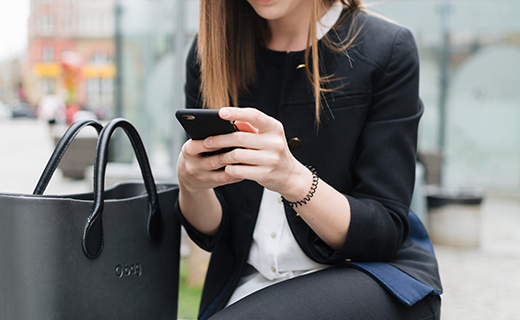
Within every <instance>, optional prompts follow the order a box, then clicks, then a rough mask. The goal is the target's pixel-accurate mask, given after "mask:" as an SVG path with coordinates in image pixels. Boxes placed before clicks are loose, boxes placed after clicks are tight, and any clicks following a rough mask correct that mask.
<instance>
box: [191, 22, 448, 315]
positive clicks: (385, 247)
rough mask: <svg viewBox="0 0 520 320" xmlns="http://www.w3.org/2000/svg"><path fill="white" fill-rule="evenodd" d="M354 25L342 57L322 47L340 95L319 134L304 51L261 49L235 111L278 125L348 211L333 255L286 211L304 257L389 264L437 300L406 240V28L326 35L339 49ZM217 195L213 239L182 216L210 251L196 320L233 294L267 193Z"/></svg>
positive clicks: (410, 139)
mask: <svg viewBox="0 0 520 320" xmlns="http://www.w3.org/2000/svg"><path fill="white" fill-rule="evenodd" d="M353 24H354V25H356V26H358V27H361V32H360V34H359V36H358V37H357V39H356V40H355V42H354V45H353V46H352V47H350V48H349V49H348V51H347V52H342V53H340V52H336V51H333V50H330V49H329V48H327V47H326V46H325V45H324V44H323V41H321V40H320V42H319V49H320V51H319V54H320V59H321V61H322V63H323V64H324V65H323V67H324V69H323V70H324V71H325V73H326V74H327V75H332V79H333V81H332V82H331V83H330V85H331V86H332V87H333V88H337V90H335V91H333V92H327V93H326V94H325V98H326V100H324V102H323V107H324V108H323V113H322V123H321V125H320V126H319V127H316V124H315V115H314V96H313V91H312V87H311V86H310V84H309V80H308V78H307V75H306V71H305V68H301V66H300V65H301V64H304V63H305V61H304V53H303V52H290V53H285V52H274V51H270V50H267V49H265V48H261V49H259V50H258V53H257V70H258V80H257V84H256V86H255V87H253V88H251V90H250V92H249V93H247V94H243V95H242V96H240V97H239V104H240V106H251V107H255V108H257V109H259V110H261V111H263V112H265V113H266V114H268V115H270V116H272V117H275V118H277V119H278V120H280V121H281V122H282V123H283V125H284V127H285V132H286V135H287V140H288V141H291V140H292V139H294V138H297V139H299V141H300V143H294V144H293V143H290V144H289V145H290V146H292V148H291V151H292V153H293V154H294V156H295V157H296V158H297V159H298V160H299V161H300V162H302V163H303V164H307V165H311V166H313V167H315V168H316V170H317V172H318V175H319V177H320V179H322V180H323V181H326V182H327V183H328V184H330V185H332V186H333V187H334V188H335V189H336V190H338V191H340V192H341V193H343V194H344V195H345V197H347V198H348V200H349V202H350V206H351V212H352V215H351V224H350V229H349V233H348V236H347V239H346V241H345V243H344V245H343V246H342V248H341V249H339V250H333V249H332V248H330V247H329V246H328V245H326V244H325V243H324V242H323V241H322V240H321V239H320V238H318V237H317V236H316V234H315V233H314V232H313V231H312V229H310V228H309V227H308V226H307V225H306V224H305V223H301V222H300V223H298V221H296V220H295V219H294V217H295V212H294V211H293V210H292V209H291V208H290V207H287V206H286V207H285V213H286V216H287V220H288V222H289V225H290V228H291V230H292V232H293V234H294V236H295V238H296V241H297V242H298V244H299V245H300V247H301V248H302V250H303V251H304V252H305V254H307V255H308V256H309V257H310V258H311V259H313V260H314V261H316V262H319V263H324V264H341V263H343V262H345V261H359V262H367V261H368V262H371V261H377V262H387V263H389V264H391V265H393V266H395V267H397V268H398V269H400V270H401V271H403V272H404V273H406V274H408V275H410V276H411V277H413V278H414V279H416V280H419V281H420V282H422V283H424V284H426V285H427V286H430V287H432V288H434V289H435V290H438V291H440V290H441V284H440V279H439V274H438V270H437V263H436V260H435V258H434V256H433V255H432V254H430V253H429V252H428V251H426V250H425V249H423V248H422V247H421V246H419V245H417V244H416V243H415V242H413V241H411V240H409V239H408V233H409V223H408V212H409V203H410V200H411V196H412V190H413V185H414V178H415V159H416V143H417V127H418V123H419V118H420V117H421V115H422V112H423V106H422V103H421V101H420V99H419V97H418V83H419V72H418V71H419V60H418V55H417V48H416V45H415V42H414V39H413V36H412V34H411V33H410V32H409V31H408V30H407V29H404V28H402V27H399V26H397V25H394V24H391V23H389V22H387V21H385V20H382V19H380V18H377V17H373V16H370V15H368V14H366V13H363V12H358V13H357V14H356V15H355V16H354V17H353V16H350V17H348V18H346V19H343V20H340V22H338V24H337V25H336V26H335V28H334V29H333V31H330V32H329V34H328V35H329V36H330V37H331V38H332V39H333V40H335V41H338V37H339V38H340V39H341V40H343V39H346V37H347V33H348V30H349V27H350V26H351V25H353ZM196 46H197V42H196V40H195V42H194V43H193V46H192V48H191V50H190V52H189V55H188V59H187V81H186V87H185V91H186V106H187V108H200V107H201V105H202V103H201V101H200V91H199V73H200V69H199V65H198V64H197V61H196ZM299 66H300V67H299ZM294 140H296V139H294ZM294 140H293V141H294ZM215 192H216V194H217V196H218V198H219V200H220V202H221V204H222V207H223V212H224V214H223V220H222V225H221V226H220V229H219V231H218V234H217V236H215V237H207V236H205V235H203V234H201V233H199V232H197V230H195V229H194V228H193V227H192V226H190V225H189V223H187V221H186V220H185V219H184V218H183V217H182V214H181V219H182V220H183V223H184V225H185V227H186V230H187V231H188V234H189V235H190V237H191V238H192V239H193V240H194V241H195V242H196V243H197V244H198V245H199V246H201V247H202V248H203V249H205V250H208V251H211V252H212V256H211V261H210V265H209V269H208V272H207V276H206V282H205V285H204V291H203V296H202V301H201V306H200V315H199V317H200V318H206V317H208V316H210V315H211V314H213V313H215V312H216V311H218V310H220V309H222V308H223V307H224V306H225V304H226V303H227V301H228V299H229V297H230V296H231V294H232V292H233V290H234V289H235V287H236V285H237V282H238V280H239V277H240V273H241V271H242V269H243V267H244V265H245V264H246V261H247V258H248V254H249V248H250V245H251V240H252V234H253V230H254V227H255V221H256V218H257V214H258V210H259V206H260V201H261V198H262V192H263V187H262V186H260V185H258V184H257V183H256V182H253V181H243V182H240V183H236V184H232V185H228V186H224V187H219V188H217V189H216V190H215Z"/></svg>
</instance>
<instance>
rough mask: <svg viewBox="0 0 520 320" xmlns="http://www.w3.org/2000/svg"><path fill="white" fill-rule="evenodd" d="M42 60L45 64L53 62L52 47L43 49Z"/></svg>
mask: <svg viewBox="0 0 520 320" xmlns="http://www.w3.org/2000/svg"><path fill="white" fill-rule="evenodd" d="M42 60H43V61H46V62H50V61H54V48H53V47H52V46H45V47H43V50H42Z"/></svg>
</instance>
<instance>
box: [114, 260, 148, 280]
mask: <svg viewBox="0 0 520 320" xmlns="http://www.w3.org/2000/svg"><path fill="white" fill-rule="evenodd" d="M115 272H116V276H117V277H118V278H122V277H128V276H131V275H135V276H140V275H141V274H142V269H141V263H139V262H138V263H134V264H126V263H124V264H122V265H121V264H118V265H117V266H116V268H115Z"/></svg>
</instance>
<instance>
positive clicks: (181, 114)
mask: <svg viewBox="0 0 520 320" xmlns="http://www.w3.org/2000/svg"><path fill="white" fill-rule="evenodd" d="M175 117H177V120H178V121H179V122H180V124H181V125H182V127H183V128H184V130H185V131H186V133H187V134H188V136H189V137H190V138H191V139H192V140H204V139H206V138H207V137H211V136H218V135H221V134H228V133H233V132H236V131H237V129H236V127H235V125H234V124H233V123H232V122H231V121H227V120H224V119H222V118H221V117H219V115H218V110H216V109H180V110H177V112H175ZM233 149H234V148H224V149H220V150H217V151H212V152H206V153H204V155H213V154H219V153H224V152H228V151H231V150H233Z"/></svg>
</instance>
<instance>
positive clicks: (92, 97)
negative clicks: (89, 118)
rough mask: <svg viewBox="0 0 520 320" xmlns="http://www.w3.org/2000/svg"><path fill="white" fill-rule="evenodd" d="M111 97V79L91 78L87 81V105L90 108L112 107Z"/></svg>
mask: <svg viewBox="0 0 520 320" xmlns="http://www.w3.org/2000/svg"><path fill="white" fill-rule="evenodd" d="M113 95H114V81H113V79H100V78H92V79H88V80H87V104H88V105H89V107H90V108H92V109H97V108H99V107H110V106H112V103H113Z"/></svg>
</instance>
